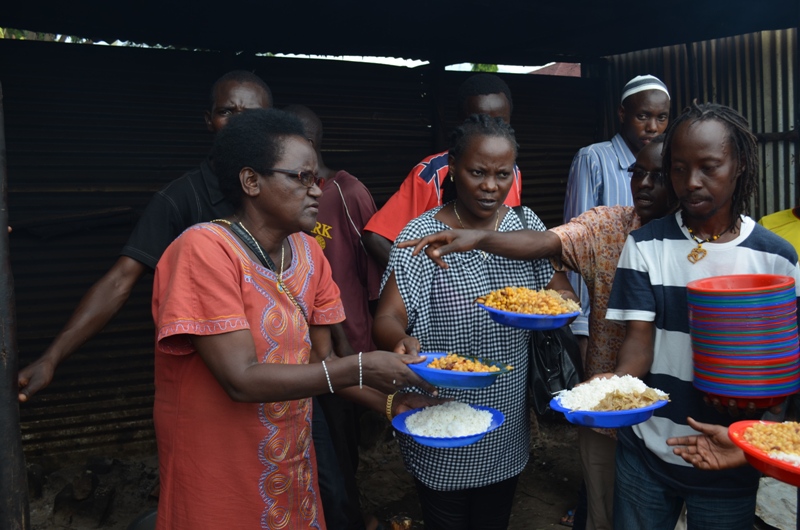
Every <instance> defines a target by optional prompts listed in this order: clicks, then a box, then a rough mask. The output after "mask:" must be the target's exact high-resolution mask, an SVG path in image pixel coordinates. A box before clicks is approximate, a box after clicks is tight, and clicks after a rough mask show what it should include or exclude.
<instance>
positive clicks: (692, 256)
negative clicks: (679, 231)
mask: <svg viewBox="0 0 800 530" xmlns="http://www.w3.org/2000/svg"><path fill="white" fill-rule="evenodd" d="M681 219H683V216H681ZM683 226H685V227H686V231H687V232H689V235H690V236H691V237H692V239H693V240H694V242H695V243H697V246H696V247H695V248H693V249H692V251H691V252H689V254H688V255H687V256H686V259H688V260H689V263H691V264H692V265H694V264H695V263H697V262H698V261H700V260H701V259H703V258H705V257H706V254H708V251H707V250H706V249H704V248H703V245H704V244H705V243H711V242H713V241H716V240H717V239H719V238H720V237H721V236H722V234H724V233H725V232H727V231H728V230H730V229H731V228H733V227H734V226H736V223H734V224H732V225H731V226H729V227H728V228H726V229H725V230H723V231H722V232H720V233H719V234H717V235H712V236H711V237H709V238H707V239H700V238H699V237H697V236H696V235H694V230H692V229H691V228H690V227H689V225H687V224H686V223H685V222H684V223H683Z"/></svg>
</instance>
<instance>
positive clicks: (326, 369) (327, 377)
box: [322, 361, 333, 394]
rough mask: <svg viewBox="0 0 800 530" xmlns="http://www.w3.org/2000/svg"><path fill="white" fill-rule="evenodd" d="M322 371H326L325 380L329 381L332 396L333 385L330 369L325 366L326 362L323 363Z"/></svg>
mask: <svg viewBox="0 0 800 530" xmlns="http://www.w3.org/2000/svg"><path fill="white" fill-rule="evenodd" d="M322 369H323V370H325V379H327V380H328V388H329V389H330V390H331V394H333V385H332V384H331V376H330V375H328V367H327V366H325V361H322Z"/></svg>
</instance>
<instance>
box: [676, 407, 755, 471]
mask: <svg viewBox="0 0 800 530" xmlns="http://www.w3.org/2000/svg"><path fill="white" fill-rule="evenodd" d="M688 420H689V426H690V427H691V428H692V429H694V430H696V431H699V432H701V433H702V434H700V435H693V436H679V437H675V438H669V439H668V440H667V445H671V446H673V447H674V449H673V450H672V452H673V453H675V454H676V455H678V456H680V457H681V458H683V459H684V460H686V461H687V462H689V463H690V464H692V465H693V466H694V467H696V468H698V469H705V470H720V469H730V468H734V467H739V466H743V465H745V464H746V463H747V460H746V459H745V457H744V452H743V451H742V450H741V449H739V448H738V447H736V445H735V444H734V443H733V442H732V441H731V439H730V438H729V437H728V428H727V427H723V426H722V425H710V424H708V423H700V422H699V421H695V420H693V419H692V418H688Z"/></svg>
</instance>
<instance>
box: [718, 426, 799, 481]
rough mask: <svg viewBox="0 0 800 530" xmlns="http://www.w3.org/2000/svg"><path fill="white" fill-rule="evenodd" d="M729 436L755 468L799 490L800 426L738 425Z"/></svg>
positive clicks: (731, 427) (731, 430)
mask: <svg viewBox="0 0 800 530" xmlns="http://www.w3.org/2000/svg"><path fill="white" fill-rule="evenodd" d="M728 436H729V437H730V439H731V441H732V442H733V443H735V444H736V445H737V446H739V447H740V448H741V449H742V451H744V456H745V458H747V461H748V462H750V465H752V466H753V467H754V468H756V469H758V470H759V471H761V472H762V473H764V474H765V475H769V476H770V477H773V478H776V479H778V480H780V481H783V482H786V483H787V484H791V485H792V486H797V487H800V423H797V422H793V421H785V422H783V423H778V422H773V421H760V420H745V421H737V422H736V423H734V424H732V425H731V426H730V427H728Z"/></svg>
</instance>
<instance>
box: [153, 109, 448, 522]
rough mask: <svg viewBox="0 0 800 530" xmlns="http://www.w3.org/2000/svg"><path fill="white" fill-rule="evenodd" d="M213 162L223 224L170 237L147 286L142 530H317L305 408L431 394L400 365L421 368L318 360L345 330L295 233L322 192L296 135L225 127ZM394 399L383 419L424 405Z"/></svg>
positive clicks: (314, 252) (275, 114)
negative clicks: (148, 493)
mask: <svg viewBox="0 0 800 530" xmlns="http://www.w3.org/2000/svg"><path fill="white" fill-rule="evenodd" d="M213 161H214V168H215V172H216V174H217V176H218V178H219V179H220V187H221V189H222V190H223V193H225V195H226V197H227V198H228V200H230V201H231V202H233V204H234V205H235V206H236V214H235V215H234V216H232V217H231V218H229V219H220V220H217V221H216V222H212V223H203V224H199V225H195V226H193V227H192V228H190V229H188V230H187V231H186V232H184V233H183V235H181V236H180V237H179V238H178V239H177V240H175V242H174V243H173V244H172V245H170V247H169V248H168V249H167V250H166V252H165V253H164V255H163V257H162V258H161V260H160V261H159V263H158V267H157V268H156V275H155V280H154V286H153V317H154V319H155V322H156V335H157V337H156V356H155V383H156V397H155V411H154V419H155V427H156V438H157V442H158V453H159V464H160V477H161V494H160V498H159V506H158V526H157V528H159V529H162V530H166V529H169V530H182V529H187V530H188V529H191V530H198V529H204V528H208V529H219V528H269V529H271V530H278V529H300V528H318V529H324V528H325V522H324V518H323V516H322V508H321V504H320V503H319V502H318V491H319V490H318V484H317V480H316V471H315V469H316V464H315V455H314V449H313V445H312V443H311V399H310V396H313V395H316V394H320V393H324V392H337V393H341V394H342V395H344V396H345V397H351V398H353V399H355V400H357V401H360V402H361V403H363V404H365V405H368V406H370V407H372V408H374V409H376V410H380V411H383V410H384V409H385V407H386V403H387V393H392V392H395V391H396V390H397V389H398V388H401V387H403V386H406V385H417V386H423V387H425V388H428V389H430V390H433V389H432V388H430V386H429V385H427V384H426V383H424V382H423V381H422V380H420V379H419V378H418V377H417V376H416V375H415V374H414V373H413V372H412V371H411V370H409V368H408V367H407V366H406V364H407V363H411V362H419V361H420V360H422V358H420V357H411V356H403V355H398V354H394V353H390V352H367V353H364V354H363V355H362V354H359V355H353V356H350V357H346V358H337V357H335V355H333V352H332V345H331V338H330V332H329V327H328V326H329V325H331V324H335V323H338V322H341V321H342V320H344V317H345V315H344V310H343V308H342V304H341V301H340V299H339V289H338V288H337V287H336V284H335V283H334V282H333V281H332V279H331V272H330V266H329V264H328V262H327V261H326V259H325V258H324V256H323V254H322V251H321V249H320V247H319V245H318V244H316V242H315V241H314V240H313V239H310V238H309V237H308V236H307V235H306V234H304V233H303V231H310V230H311V229H313V228H314V225H315V222H316V215H317V200H318V199H319V197H320V195H321V190H320V188H319V187H318V186H317V181H316V169H317V158H316V154H315V152H314V150H313V148H312V147H311V145H310V144H309V143H308V141H307V140H306V138H305V135H304V133H303V129H302V125H301V124H300V122H298V121H297V119H296V118H294V117H292V116H290V115H288V114H285V113H283V112H281V111H276V110H257V111H248V112H245V113H242V114H241V115H239V116H235V117H233V118H231V120H230V122H229V124H228V126H227V127H226V128H225V129H224V130H223V131H221V132H220V133H219V134H218V136H217V139H216V141H215V144H214V151H213ZM365 332H367V330H365ZM400 396H401V395H398V399H397V400H395V401H394V404H393V407H392V410H393V412H395V413H399V412H401V411H403V410H406V409H409V408H415V407H417V406H421V405H422V404H423V403H422V402H419V401H410V400H408V399H406V398H405V397H402V398H401V397H400ZM403 396H405V395H403ZM409 396H412V395H411V394H409Z"/></svg>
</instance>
